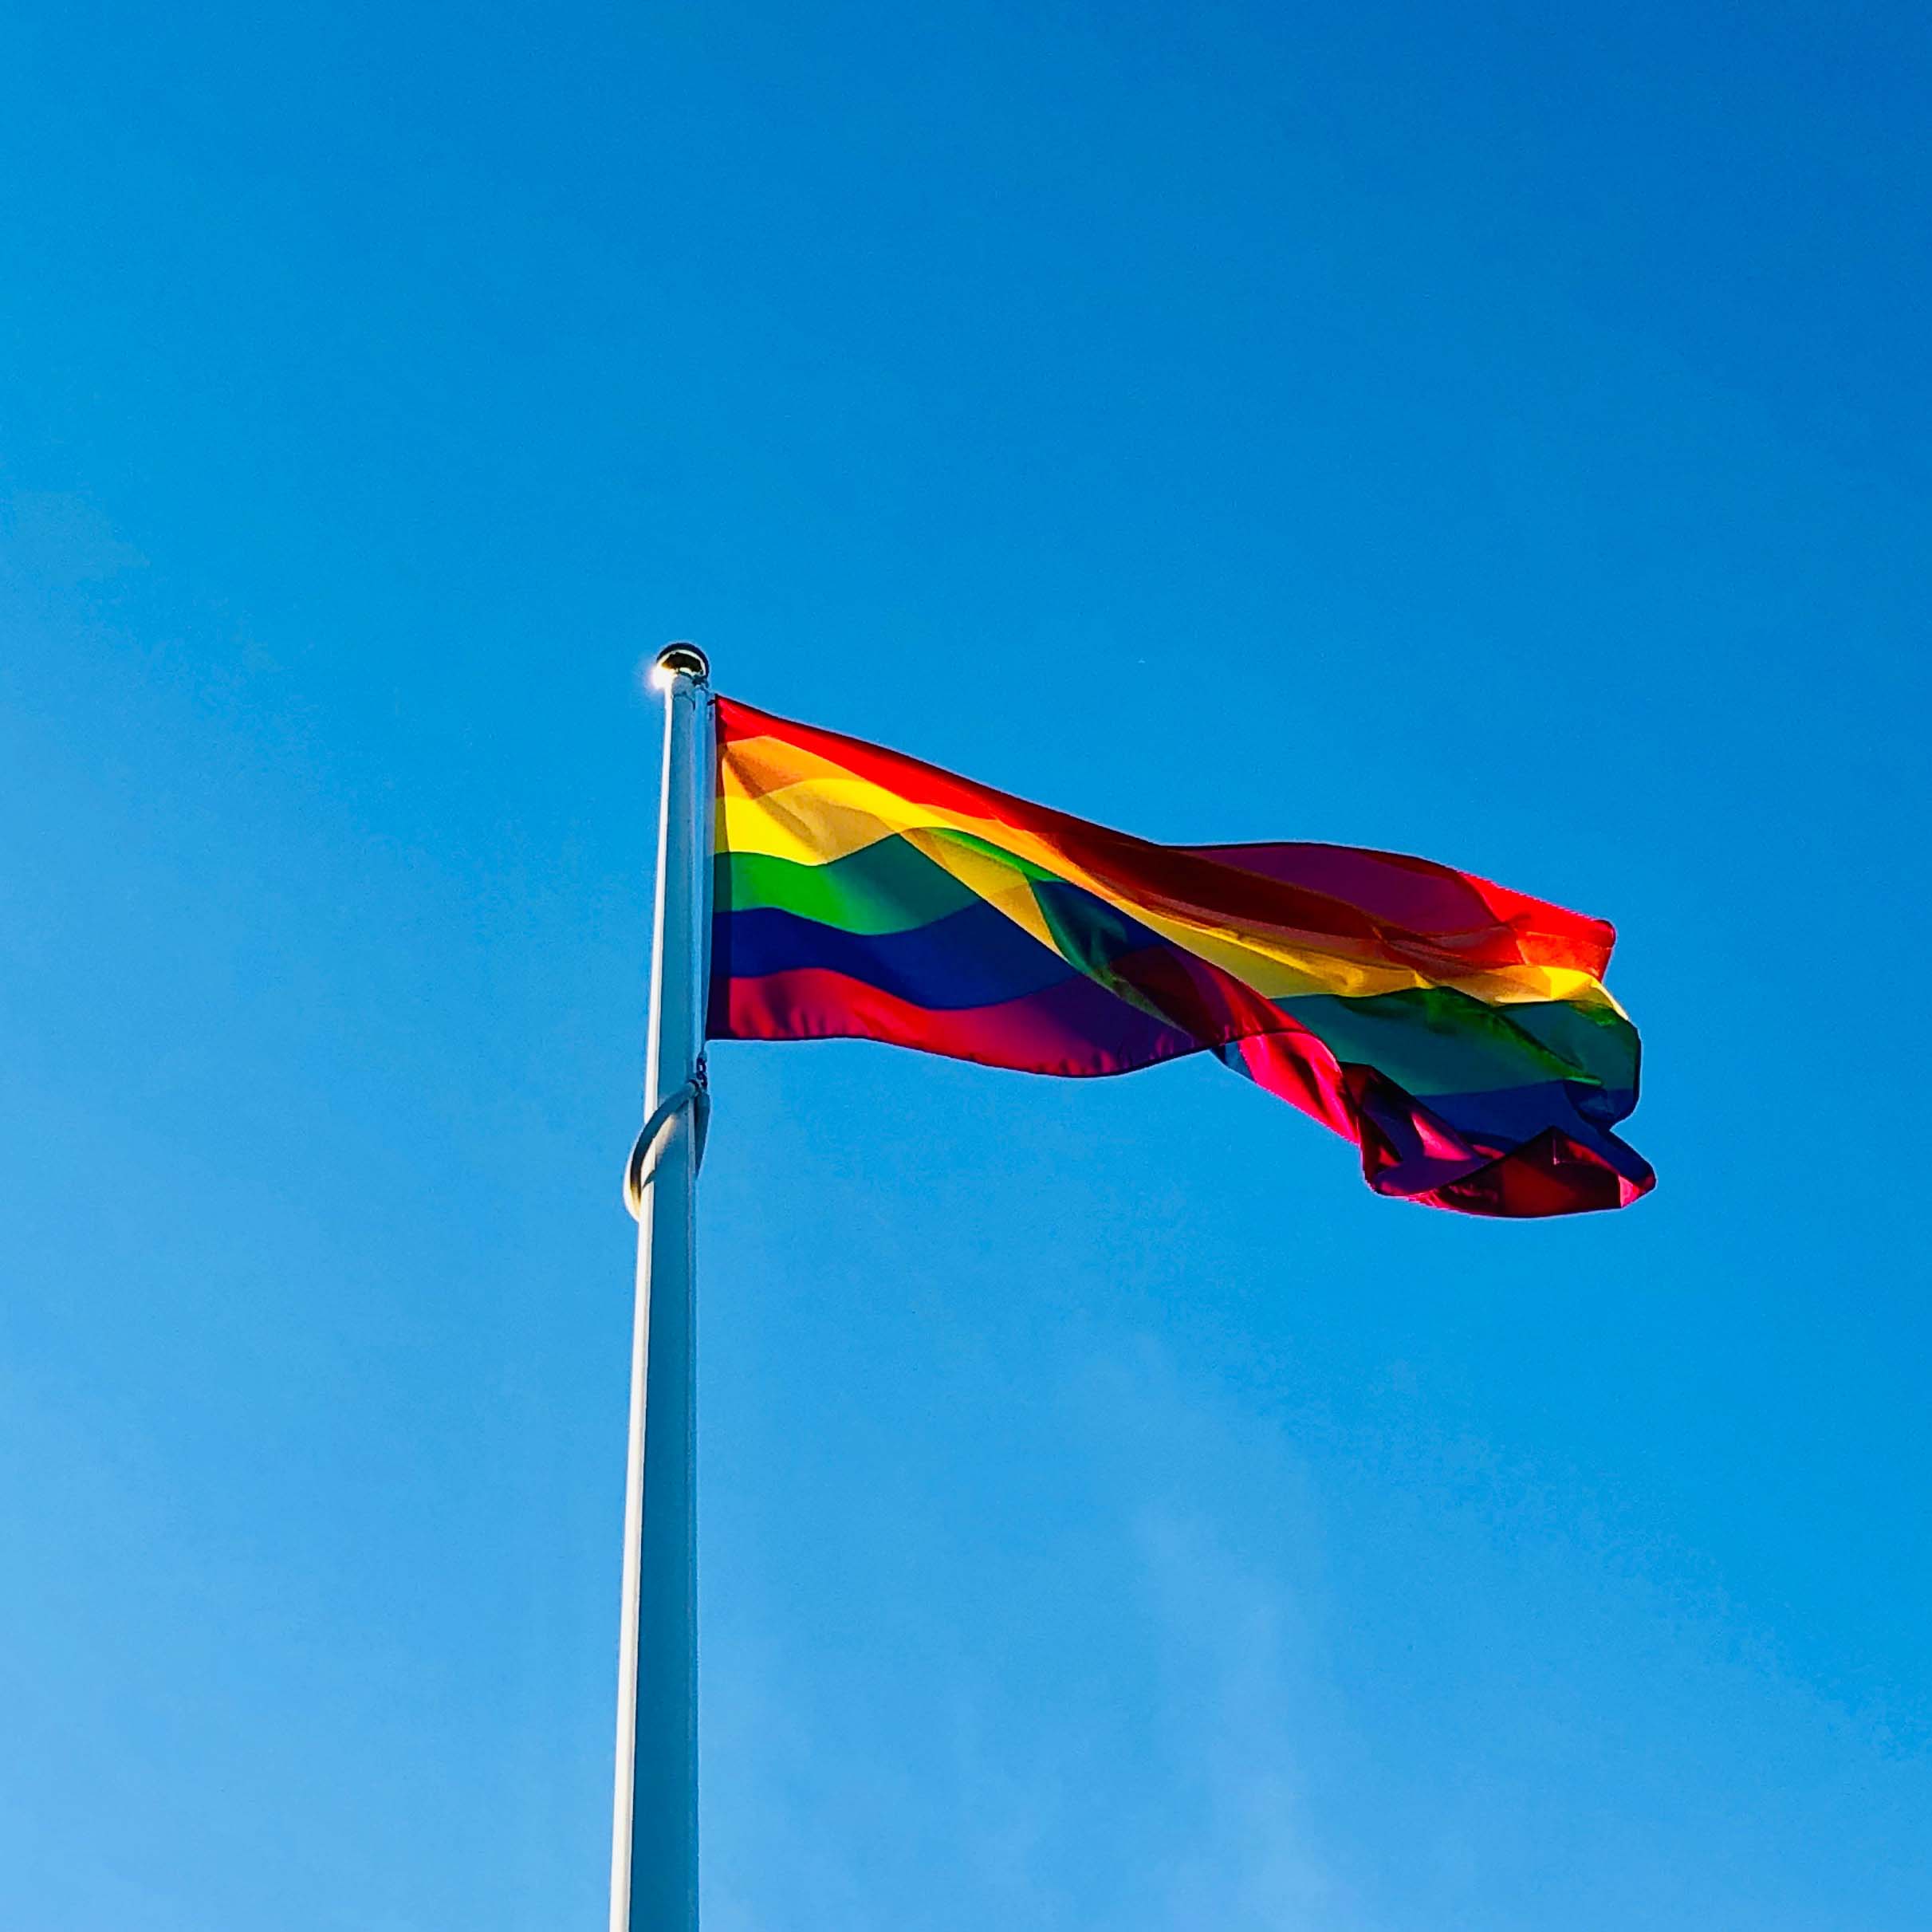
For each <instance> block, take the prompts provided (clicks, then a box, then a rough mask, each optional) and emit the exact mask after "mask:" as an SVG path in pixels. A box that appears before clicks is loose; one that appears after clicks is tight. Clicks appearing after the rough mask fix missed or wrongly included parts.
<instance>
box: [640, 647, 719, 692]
mask: <svg viewBox="0 0 1932 1932" xmlns="http://www.w3.org/2000/svg"><path fill="white" fill-rule="evenodd" d="M710 675H711V660H710V659H709V658H707V657H706V655H704V653H703V652H702V651H700V650H699V649H698V647H697V646H696V645H695V644H694V643H690V642H688V641H687V639H683V638H679V639H677V640H676V641H675V643H668V644H667V645H666V646H665V647H664V648H663V650H662V651H659V653H658V654H657V659H656V661H655V663H653V664H652V665H651V683H653V684H655V686H656V687H658V689H659V691H665V690H667V689H669V687H670V686H671V681H672V680H673V679H676V678H680V677H683V678H689V679H691V682H692V683H694V684H702V683H704V682H705V680H706V679H707V678H709V677H710Z"/></svg>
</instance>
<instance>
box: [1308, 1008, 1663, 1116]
mask: <svg viewBox="0 0 1932 1932" xmlns="http://www.w3.org/2000/svg"><path fill="white" fill-rule="evenodd" d="M1281 1007H1282V1010H1283V1011H1284V1012H1285V1013H1288V1014H1289V1016H1290V1017H1292V1018H1293V1019H1295V1020H1297V1021H1300V1024H1301V1025H1304V1026H1305V1027H1306V1028H1307V1029H1308V1031H1309V1032H1310V1033H1313V1034H1314V1035H1315V1036H1316V1038H1317V1039H1319V1040H1320V1041H1322V1043H1323V1044H1324V1045H1326V1046H1327V1047H1328V1049H1330V1050H1331V1051H1332V1053H1334V1055H1335V1057H1336V1059H1338V1060H1353V1061H1357V1062H1359V1063H1361V1064H1364V1065H1367V1066H1372V1067H1375V1068H1379V1069H1380V1070H1381V1071H1382V1072H1384V1073H1386V1074H1387V1075H1388V1076H1390V1077H1391V1079H1393V1080H1399V1082H1400V1083H1401V1084H1403V1086H1404V1087H1406V1088H1407V1089H1408V1090H1409V1092H1411V1093H1413V1094H1415V1095H1416V1096H1419V1097H1421V1098H1426V1097H1427V1096H1429V1095H1430V1094H1432V1093H1489V1092H1496V1091H1497V1090H1498V1089H1500V1088H1505V1087H1526V1086H1530V1085H1533V1084H1535V1083H1537V1082H1538V1081H1540V1080H1583V1081H1587V1082H1588V1083H1590V1084H1593V1085H1596V1086H1600V1087H1615V1088H1627V1087H1633V1086H1635V1084H1636V1080H1637V1035H1636V1030H1635V1028H1634V1027H1632V1026H1631V1025H1630V1023H1629V1022H1628V1021H1626V1020H1623V1019H1620V1018H1619V1017H1618V1016H1617V1015H1616V1014H1615V1013H1610V1012H1608V1011H1607V1010H1606V1009H1600V1008H1599V1009H1582V1008H1579V1007H1575V1006H1569V1005H1564V1004H1563V1003H1562V1002H1560V1001H1535V1002H1533V1003H1530V1004H1526V1005H1499V1006H1492V1005H1489V1004H1488V1003H1487V1002H1486V1001H1482V1000H1478V999H1473V998H1471V997H1470V995H1469V994H1466V993H1462V992H1458V990H1456V989H1455V988H1454V987H1453V986H1426V987H1422V986H1418V987H1411V988H1408V989H1406V990H1404V991H1403V992H1400V993H1377V994H1371V995H1370V996H1369V997H1367V998H1364V999H1343V998H1339V997H1336V996H1335V995H1333V994H1305V995H1304V996H1302V997H1298V998H1295V999H1287V1000H1283V1001H1281Z"/></svg>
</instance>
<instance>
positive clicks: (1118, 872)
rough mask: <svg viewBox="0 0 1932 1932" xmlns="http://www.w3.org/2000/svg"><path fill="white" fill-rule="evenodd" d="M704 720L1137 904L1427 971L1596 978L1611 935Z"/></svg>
mask: <svg viewBox="0 0 1932 1932" xmlns="http://www.w3.org/2000/svg"><path fill="white" fill-rule="evenodd" d="M718 735H719V739H720V742H721V743H723V744H726V745H729V744H730V743H731V742H734V741H738V742H743V741H748V740H751V739H754V738H774V739H777V741H779V742H781V743H784V744H789V745H793V746H797V747H798V748H800V749H801V750H805V751H809V752H811V753H813V754H816V756H818V757H822V758H824V759H827V760H828V761H830V762H832V764H835V765H838V766H840V768H841V769H844V770H846V771H848V772H850V773H852V774H853V775H854V776H856V777H862V778H865V779H868V780H869V781H872V783H874V784H875V785H880V786H883V788H884V789H887V790H888V791H891V792H892V793H895V794H896V795H897V796H899V797H903V798H906V799H908V800H910V801H913V802H915V803H917V804H920V805H929V806H931V807H933V808H935V809H937V810H939V811H941V812H944V813H952V814H957V815H963V816H969V817H977V818H982V819H990V820H993V821H994V823H996V824H1005V825H1010V826H1012V827H1013V828H1015V829H1016V830H1021V831H1025V832H1030V833H1031V834H1033V836H1035V837H1037V838H1039V839H1041V840H1045V841H1046V842H1047V843H1049V844H1052V845H1053V846H1054V847H1055V848H1057V849H1058V850H1059V851H1060V852H1064V854H1065V855H1066V856H1067V857H1068V859H1069V860H1072V862H1073V863H1074V864H1076V866H1078V867H1079V868H1082V869H1084V871H1086V872H1089V873H1091V874H1092V875H1093V876H1094V877H1096V878H1097V879H1101V880H1102V881H1104V883H1106V884H1107V886H1108V887H1109V888H1110V890H1112V891H1115V892H1116V893H1117V894H1119V896H1120V897H1121V898H1123V899H1126V900H1127V901H1129V902H1131V903H1134V904H1137V905H1139V906H1142V907H1147V908H1148V909H1149V910H1152V911H1167V912H1170V913H1175V914H1178V915H1181V916H1182V917H1186V918H1193V919H1205V920H1206V921H1208V922H1210V923H1215V924H1223V925H1227V926H1231V927H1237V928H1244V929H1246V930H1249V931H1253V932H1256V933H1257V934H1263V935H1274V936H1276V937H1278V938H1281V939H1284V940H1286V941H1288V942H1290V943H1294V942H1302V943H1308V944H1312V945H1315V946H1320V947H1322V948H1324V949H1325V950H1330V951H1333V952H1338V953H1340V954H1344V955H1347V956H1349V957H1358V958H1379V959H1384V960H1390V961H1394V962H1397V963H1399V964H1403V965H1406V966H1413V967H1415V968H1416V969H1417V970H1420V971H1422V972H1423V973H1425V974H1429V975H1430V976H1431V977H1434V978H1447V977H1454V976H1455V975H1456V974H1461V973H1466V972H1468V971H1470V970H1472V969H1478V968H1493V967H1497V966H1512V965H1524V964H1527V965H1534V966H1568V967H1575V968H1577V969H1580V970H1582V971H1584V972H1587V973H1590V974H1595V975H1596V977H1598V978H1601V977H1602V975H1603V970H1604V968H1605V966H1606V964H1607V961H1608V959H1609V956H1610V949H1611V945H1612V943H1613V942H1614V940H1615V934H1614V932H1613V931H1612V930H1611V927H1609V926H1608V925H1607V924H1606V923H1604V922H1603V920H1600V919H1588V918H1586V917H1584V915H1581V914H1580V913H1574V912H1568V911H1564V909H1563V908H1562V907H1559V906H1552V905H1550V904H1548V903H1547V902H1545V901H1544V900H1540V899H1532V898H1530V897H1529V896H1528V895H1525V894H1523V893H1519V892H1512V891H1509V889H1508V888H1507V887H1502V886H1498V885H1497V884H1495V883H1493V882H1492V881H1490V880H1488V879H1479V878H1478V877H1477V876H1476V875H1474V874H1473V873H1467V872H1458V871H1457V870H1455V869H1454V868H1453V867H1450V866H1438V865H1436V864H1433V863H1431V862H1430V861H1429V860H1422V859H1411V858H1407V857H1404V856H1401V855H1399V854H1395V853H1383V852H1360V851H1351V849H1350V848H1345V847H1335V846H1318V845H1306V846H1294V845H1277V846H1250V847H1241V846H1208V847H1202V848H1186V847H1182V846H1169V845H1156V844H1151V842H1149V841H1148V840H1144V839H1136V838H1133V837H1131V836H1129V835H1127V833H1125V832H1113V831H1110V830H1108V828H1105V827H1104V826H1100V825H1094V824H1088V822H1087V821H1086V820H1083V819H1077V818H1074V817H1072V816H1069V815H1068V814H1067V813H1063V812H1055V811H1053V810H1052V809H1049V808H1048V807H1046V806H1044V805H1033V804H1030V803H1029V802H1028V801H1026V800H1025V799H1021V798H1016V797H1013V795H1012V794H1011V793H1005V792H1000V791H996V790H994V789H993V788H992V787H991V786H989V785H975V784H973V783H971V782H970V781H968V780H966V779H963V778H961V777H957V776H956V775H955V774H954V773H950V772H947V771H942V770H941V769H939V767H938V766H937V765H928V764H926V763H925V762H924V761H922V760H920V759H918V758H913V757H907V756H906V755H905V754H903V753H900V752H895V751H887V750H884V749H883V747H881V746H876V745H870V744H868V743H867V742H865V741H864V739H862V738H848V737H846V736H845V735H844V734H843V733H840V732H836V731H824V730H820V729H818V728H817V727H816V726H812V725H801V724H796V723H793V722H791V721H790V720H789V719H785V718H775V717H773V716H772V715H771V714H769V713H768V712H764V711H759V710H754V708H753V707H752V706H750V705H746V704H740V703H738V702H737V701H736V700H735V699H734V698H719V699H718ZM1296 855H1299V858H1298V859H1297V857H1296Z"/></svg>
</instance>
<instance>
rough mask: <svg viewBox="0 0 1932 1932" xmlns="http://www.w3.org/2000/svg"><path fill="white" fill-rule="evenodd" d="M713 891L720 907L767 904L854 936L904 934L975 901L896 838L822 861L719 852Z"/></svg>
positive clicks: (749, 907)
mask: <svg viewBox="0 0 1932 1932" xmlns="http://www.w3.org/2000/svg"><path fill="white" fill-rule="evenodd" d="M716 892H717V904H718V910H719V911H721V912H722V911H731V912H746V911H756V910H759V909H761V908H765V907H769V908H770V909H772V910H773V911H779V912H793V913H796V914H797V915H798V916H799V918H801V919H816V921H817V922H818V923H819V924H820V925H821V926H835V927H837V928H838V929H839V930H840V931H841V932H856V933H888V932H904V931H906V930H907V928H908V927H914V926H926V925H930V924H931V922H932V921H933V920H935V919H944V918H945V917H946V915H947V914H948V913H949V912H957V911H958V910H959V909H960V907H962V906H970V905H972V904H974V903H976V902H977V900H978V894H977V893H974V892H970V891H967V889H966V887H964V886H962V884H961V883H959V881H958V879H955V878H954V876H953V875H952V874H951V873H950V872H947V871H946V869H945V868H944V867H942V866H938V865H935V864H933V862H932V861H931V860H930V859H928V858H927V856H926V855H925V854H924V853H923V852H918V851H915V849H914V848H912V847H911V846H910V845H908V844H907V843H906V841H905V840H903V839H902V838H898V837H893V838H887V839H881V840H879V842H878V844H875V845H868V846H867V847H866V848H864V851H862V852H848V854H847V855H846V856H845V857H844V858H843V859H835V860H832V863H831V864H829V865H800V864H797V863H795V862H794V861H793V860H790V859H776V858H773V857H772V856H770V855H769V854H768V853H765V852H720V853H719V854H718V861H717V873H716Z"/></svg>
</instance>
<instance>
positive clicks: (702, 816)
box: [610, 644, 713, 1932]
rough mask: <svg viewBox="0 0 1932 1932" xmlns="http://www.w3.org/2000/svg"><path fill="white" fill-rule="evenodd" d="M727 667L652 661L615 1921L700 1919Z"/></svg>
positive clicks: (696, 655) (685, 1930)
mask: <svg viewBox="0 0 1932 1932" xmlns="http://www.w3.org/2000/svg"><path fill="white" fill-rule="evenodd" d="M709 676H710V666H709V665H708V664H707V663H706V662H705V658H704V654H703V653H702V651H698V650H697V649H695V648H694V647H693V646H691V645H690V644H668V645H667V646H666V647H665V648H664V649H663V651H660V652H659V655H658V659H657V662H656V663H655V666H654V667H653V668H652V671H651V685H652V687H653V688H654V689H655V690H657V691H661V692H662V693H663V699H664V769H663V793H662V795H661V797H660V800H659V813H658V848H657V901H656V906H655V912H654V915H653V918H652V922H651V923H652V943H651V1021H650V1033H649V1037H648V1043H647V1046H646V1048H645V1055H644V1110H645V1116H646V1119H645V1128H644V1131H643V1134H641V1135H639V1138H638V1143H637V1147H636V1148H635V1151H633V1153H632V1157H631V1167H630V1171H629V1173H628V1175H627V1177H626V1186H625V1192H626V1195H627V1198H628V1200H629V1201H630V1203H631V1209H632V1213H633V1214H635V1215H636V1217H637V1293H636V1303H635V1314H634V1316H633V1320H632V1336H631V1434H630V1449H629V1457H628V1462H627V1464H626V1468H625V1476H624V1601H623V1609H622V1614H621V1616H620V1629H619V1639H618V1662H617V1778H616V1798H615V1800H614V1803H613V1804H612V1824H611V1928H610V1932H696V1926H697V1924H698V1641H697V1639H698V1618H697V1537H696V1530H697V1507H696V1505H697V1493H696V1474H697V1471H696V1457H695V1454H694V1450H695V1422H696V1410H695V1403H694V1372H693V1371H694V1363H695V1356H694V1340H695V1332H694V1329H695V1324H694V1304H693V1291H694V1285H695V1279H696V1277H695V1270H694V1242H693V1234H694V1217H695V1210H696V1203H697V1179H698V1156H699V1154H700V1152H701V1151H702V1134H703V1125H704V1116H705V1112H706V1096H705V1093H704V1085H703V1080H704V1076H703V1049H704V1016H705V998H706V987H705V986H704V984H703V974H704V962H705V958H706V949H707V942H708V939H709V937H710V935H709V932H708V931H707V928H708V927H709V924H710V872H711V855H710V827H711V812H712V783H713V781H712V771H711V758H710V737H711V734H710V687H709V685H708V683H707V679H708V678H709ZM647 1419H648V1425H649V1426H648V1430H647V1426H646V1423H647Z"/></svg>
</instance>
